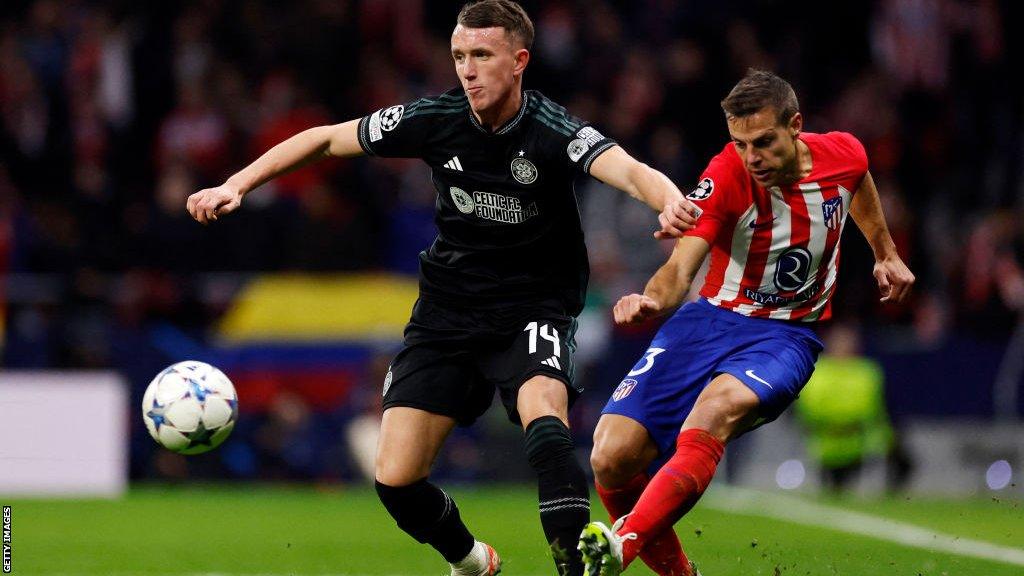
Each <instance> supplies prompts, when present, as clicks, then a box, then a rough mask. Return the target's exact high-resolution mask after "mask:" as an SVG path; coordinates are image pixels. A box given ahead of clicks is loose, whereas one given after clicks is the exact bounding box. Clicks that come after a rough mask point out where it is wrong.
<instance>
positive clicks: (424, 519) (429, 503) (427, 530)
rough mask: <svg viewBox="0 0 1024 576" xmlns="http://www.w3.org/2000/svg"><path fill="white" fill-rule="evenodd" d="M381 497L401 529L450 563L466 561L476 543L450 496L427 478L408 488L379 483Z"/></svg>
mask: <svg viewBox="0 0 1024 576" xmlns="http://www.w3.org/2000/svg"><path fill="white" fill-rule="evenodd" d="M375 485H376V488H377V496H378V497H380V501H381V503H382V504H384V507H385V508H387V511H388V512H389V513H390V514H391V517H392V518H394V519H395V522H396V523H397V524H398V527H399V528H401V529H402V530H404V531H405V533H407V534H408V535H410V536H412V537H413V538H415V539H416V541H417V542H420V543H422V544H430V545H431V546H433V547H434V549H435V550H437V551H438V552H440V553H441V556H443V557H444V559H445V560H447V561H448V562H449V563H456V562H460V561H462V560H464V559H465V558H466V557H467V555H468V554H469V553H470V552H471V551H472V550H473V547H474V545H475V543H476V540H475V539H474V538H473V535H472V534H470V533H469V529H467V528H466V525H465V524H463V522H462V518H461V516H460V515H459V507H458V506H456V505H455V501H454V500H452V499H451V497H450V496H448V494H446V493H445V492H444V490H441V489H440V488H438V487H437V486H434V485H433V484H431V483H430V482H427V479H426V478H423V479H421V480H419V481H417V482H414V483H412V484H409V485H407V486H388V485H386V484H381V483H380V482H376V483H375Z"/></svg>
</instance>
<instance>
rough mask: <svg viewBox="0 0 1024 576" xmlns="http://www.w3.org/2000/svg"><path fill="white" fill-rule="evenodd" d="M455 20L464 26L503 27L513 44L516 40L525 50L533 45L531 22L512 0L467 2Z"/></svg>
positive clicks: (520, 7)
mask: <svg viewBox="0 0 1024 576" xmlns="http://www.w3.org/2000/svg"><path fill="white" fill-rule="evenodd" d="M455 21H456V22H457V23H459V24H462V25H463V26H465V27H466V28H492V27H499V28H504V29H505V33H507V34H508V35H509V36H510V37H511V39H512V43H513V45H514V44H515V43H516V41H518V42H519V43H521V44H522V46H523V48H526V49H527V50H529V49H530V47H531V46H533V22H532V21H530V17H529V16H527V14H526V10H523V7H522V6H520V5H519V4H518V3H516V2H513V1H512V0H477V1H476V2H467V3H466V4H465V5H464V6H463V7H462V10H461V11H459V17H458V18H457V19H456V20H455Z"/></svg>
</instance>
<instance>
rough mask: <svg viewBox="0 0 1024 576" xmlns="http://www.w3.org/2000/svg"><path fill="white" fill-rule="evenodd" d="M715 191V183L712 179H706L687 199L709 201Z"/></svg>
mask: <svg viewBox="0 0 1024 576" xmlns="http://www.w3.org/2000/svg"><path fill="white" fill-rule="evenodd" d="M714 191H715V181H714V180H712V179H711V178H705V179H703V180H701V181H700V184H697V187H696V188H694V189H693V192H690V193H689V194H687V195H686V197H687V198H688V199H690V200H707V199H708V198H711V193H712V192H714Z"/></svg>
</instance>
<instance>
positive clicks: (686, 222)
mask: <svg viewBox="0 0 1024 576" xmlns="http://www.w3.org/2000/svg"><path fill="white" fill-rule="evenodd" d="M700 215H701V210H700V208H698V207H697V205H696V204H694V203H693V202H690V201H689V200H687V199H686V198H679V199H678V200H674V201H672V202H669V203H668V204H665V208H663V209H662V211H661V214H658V223H659V224H660V225H661V230H658V231H657V232H655V233H654V237H655V238H657V239H658V240H665V239H666V238H680V237H682V235H683V233H684V232H686V231H687V230H690V229H692V228H693V227H694V226H696V225H697V218H699V217H700Z"/></svg>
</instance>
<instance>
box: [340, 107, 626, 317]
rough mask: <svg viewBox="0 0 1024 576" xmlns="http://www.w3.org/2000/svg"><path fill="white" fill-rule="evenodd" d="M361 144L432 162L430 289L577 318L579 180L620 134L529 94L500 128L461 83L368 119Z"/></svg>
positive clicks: (445, 296) (469, 300)
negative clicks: (537, 306) (545, 304)
mask: <svg viewBox="0 0 1024 576" xmlns="http://www.w3.org/2000/svg"><path fill="white" fill-rule="evenodd" d="M359 143H360V145H361V146H362V148H363V150H365V151H366V153H367V154H370V155H374V156H384V157H401V158H421V159H422V160H423V161H424V162H426V163H427V164H428V165H429V166H430V168H431V172H432V175H431V181H432V182H433V185H434V190H435V191H436V192H437V202H436V209H435V222H436V223H437V228H438V235H437V238H436V239H435V240H434V243H433V244H432V245H431V246H430V248H428V249H427V250H426V251H424V252H423V253H421V254H420V293H421V296H423V297H425V298H432V299H437V300H443V301H449V302H453V303H462V304H467V305H472V306H493V307H500V306H516V305H520V304H527V303H531V302H540V301H555V302H558V303H559V304H560V305H561V306H564V309H565V312H566V313H568V314H572V315H576V314H578V313H579V311H580V310H581V309H582V306H583V297H584V294H585V292H586V288H587V279H588V277H589V263H588V261H587V251H586V247H585V246H584V243H583V229H582V227H581V224H580V215H579V209H578V206H577V203H576V194H575V190H574V187H573V181H574V179H575V177H576V176H577V175H578V174H579V173H580V172H585V173H589V170H590V165H591V163H592V162H593V161H594V159H595V158H597V156H598V155H600V154H601V153H602V152H604V151H606V150H608V149H609V148H611V147H612V146H614V145H615V142H614V141H613V140H611V139H609V138H605V137H604V136H602V135H601V133H600V132H598V131H597V130H596V129H594V128H593V127H591V126H590V125H589V124H588V123H586V122H583V121H581V120H579V119H578V118H575V117H573V116H571V115H570V114H568V113H567V112H566V111H565V108H563V107H561V106H559V105H558V104H556V103H554V102H552V101H551V100H549V99H547V98H545V97H544V96H543V95H542V94H540V93H539V92H536V91H532V90H527V91H525V92H524V93H523V103H522V106H521V107H520V109H519V112H518V113H517V114H516V115H515V116H514V117H513V118H512V119H511V120H509V121H508V122H507V123H505V124H504V125H503V126H501V127H499V128H497V129H496V130H494V131H493V132H492V131H490V130H488V129H486V128H484V127H483V126H481V125H480V123H479V122H478V121H477V119H476V117H475V116H474V115H473V113H472V111H471V110H470V107H469V102H468V100H467V99H466V95H465V93H464V92H463V91H462V89H461V88H456V89H453V90H450V91H448V92H446V93H445V94H442V95H440V96H436V97H427V98H421V99H419V100H416V101H414V102H409V103H406V104H399V105H395V106H391V107H388V108H384V109H381V110H378V111H376V112H374V113H373V114H370V115H368V116H366V117H364V118H362V119H361V120H360V122H359Z"/></svg>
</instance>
